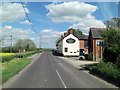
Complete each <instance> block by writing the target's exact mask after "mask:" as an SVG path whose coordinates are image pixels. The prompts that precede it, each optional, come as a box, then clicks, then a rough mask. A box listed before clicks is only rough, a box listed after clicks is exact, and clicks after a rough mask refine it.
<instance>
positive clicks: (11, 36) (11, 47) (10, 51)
mask: <svg viewBox="0 0 120 90" xmlns="http://www.w3.org/2000/svg"><path fill="white" fill-rule="evenodd" d="M10 41H11V43H10V45H11V47H10V53H12V35H11V36H10Z"/></svg>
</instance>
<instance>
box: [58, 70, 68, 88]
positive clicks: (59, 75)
mask: <svg viewBox="0 0 120 90" xmlns="http://www.w3.org/2000/svg"><path fill="white" fill-rule="evenodd" d="M56 73H57V75H58V77H59V78H60V80H61V82H62V84H63V86H64V88H67V87H66V85H65V83H64V82H63V80H62V78H61V76H60V74H59V72H58V71H57V70H56Z"/></svg>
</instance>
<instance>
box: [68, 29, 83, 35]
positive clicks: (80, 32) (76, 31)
mask: <svg viewBox="0 0 120 90" xmlns="http://www.w3.org/2000/svg"><path fill="white" fill-rule="evenodd" d="M70 29H73V28H70ZM70 29H69V30H70ZM69 30H68V34H69V33H70V32H69ZM73 34H74V35H83V32H82V31H80V30H79V29H73Z"/></svg>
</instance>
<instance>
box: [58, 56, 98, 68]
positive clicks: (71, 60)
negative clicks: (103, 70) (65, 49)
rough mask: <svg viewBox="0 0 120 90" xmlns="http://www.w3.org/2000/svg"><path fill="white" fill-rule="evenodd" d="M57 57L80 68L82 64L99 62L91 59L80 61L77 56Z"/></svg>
mask: <svg viewBox="0 0 120 90" xmlns="http://www.w3.org/2000/svg"><path fill="white" fill-rule="evenodd" d="M59 58H62V59H63V60H64V61H66V62H68V63H70V64H71V65H73V66H74V67H76V68H81V67H82V66H84V65H91V64H96V63H99V62H93V61H81V60H78V58H77V57H70V58H67V57H59Z"/></svg>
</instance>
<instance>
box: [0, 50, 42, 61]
mask: <svg viewBox="0 0 120 90" xmlns="http://www.w3.org/2000/svg"><path fill="white" fill-rule="evenodd" d="M35 53H40V51H31V52H25V53H16V54H15V55H10V56H2V63H4V62H9V61H11V60H12V59H14V58H24V57H28V56H30V55H33V54H35ZM0 58H1V57H0Z"/></svg>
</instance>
